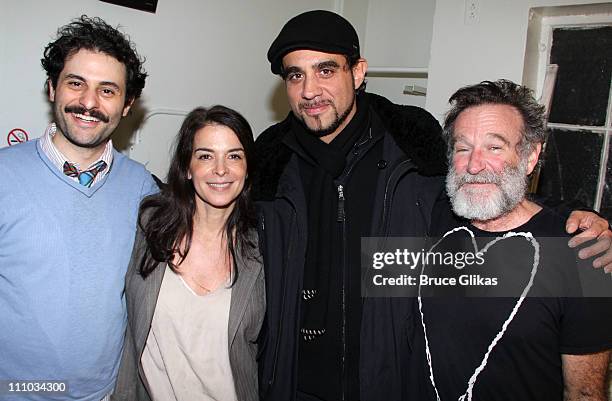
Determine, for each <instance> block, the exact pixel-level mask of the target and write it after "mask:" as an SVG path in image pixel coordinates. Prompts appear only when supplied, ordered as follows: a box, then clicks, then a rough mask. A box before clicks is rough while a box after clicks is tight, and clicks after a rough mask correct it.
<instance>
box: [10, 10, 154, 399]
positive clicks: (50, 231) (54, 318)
mask: <svg viewBox="0 0 612 401" xmlns="http://www.w3.org/2000/svg"><path fill="white" fill-rule="evenodd" d="M41 61H42V65H43V68H44V69H45V71H46V72H47V81H46V83H45V88H46V90H47V91H48V96H49V101H50V102H51V105H52V110H53V119H54V122H53V123H52V124H50V125H49V127H48V128H47V130H46V132H45V133H44V134H43V136H42V137H40V138H39V139H37V140H35V141H30V142H27V143H24V144H20V145H18V146H13V147H10V148H6V149H2V150H0V174H1V175H2V177H3V178H2V180H1V181H0V201H2V203H3V204H5V205H10V208H5V209H4V211H3V212H0V326H1V327H2V330H0V355H1V356H0V360H1V361H2V362H1V363H0V381H1V384H0V398H2V399H7V400H12V399H25V398H27V399H28V400H42V399H44V400H88V401H100V400H106V399H108V398H109V396H110V394H111V392H112V389H113V387H114V383H115V376H116V374H117V369H118V367H119V357H120V353H121V349H122V346H123V335H124V331H125V315H126V310H125V299H124V296H123V288H124V276H125V271H126V268H127V264H128V261H129V257H130V252H131V250H132V244H133V240H134V234H135V231H136V218H137V213H138V205H139V203H140V200H141V199H142V198H143V197H144V196H145V195H147V194H149V193H151V192H153V191H154V190H155V189H156V186H155V183H154V181H153V179H152V177H151V174H150V173H148V172H147V170H146V169H145V168H144V166H142V165H140V164H138V163H136V162H134V161H132V160H130V159H128V158H127V157H125V156H123V155H122V154H121V153H118V152H117V151H116V150H114V148H113V145H112V141H111V139H110V136H111V135H112V133H113V132H114V131H115V128H116V127H117V125H118V124H119V121H120V120H121V118H122V117H125V116H126V115H127V114H128V112H129V110H130V107H131V106H132V105H133V103H134V101H135V100H136V99H137V98H138V97H139V96H140V94H141V91H142V88H143V87H144V84H145V78H146V75H147V74H146V73H145V72H144V70H143V68H142V59H141V58H140V57H139V56H138V54H137V53H136V50H135V48H134V46H133V44H132V43H131V42H130V41H129V40H128V39H127V37H126V36H125V35H124V34H123V33H121V32H120V31H118V30H117V29H115V28H113V27H111V26H110V25H108V24H107V23H106V22H104V21H103V20H101V19H99V18H88V17H87V16H82V17H81V18H78V19H75V20H74V21H72V22H71V23H70V24H68V25H66V26H63V27H61V28H60V29H59V30H58V35H57V38H56V39H55V40H54V41H53V42H51V43H49V44H48V45H47V47H46V48H45V51H44V56H43V58H42V60H41ZM51 381H57V382H56V383H55V384H53V383H52V382H51Z"/></svg>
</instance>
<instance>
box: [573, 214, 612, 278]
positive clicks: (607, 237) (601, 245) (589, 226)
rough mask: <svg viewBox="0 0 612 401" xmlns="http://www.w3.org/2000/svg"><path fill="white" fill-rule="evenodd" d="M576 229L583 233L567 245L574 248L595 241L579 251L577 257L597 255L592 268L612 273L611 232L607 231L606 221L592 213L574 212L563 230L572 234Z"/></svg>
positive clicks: (586, 257)
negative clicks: (595, 240)
mask: <svg viewBox="0 0 612 401" xmlns="http://www.w3.org/2000/svg"><path fill="white" fill-rule="evenodd" d="M578 229H581V230H583V231H582V232H581V233H580V234H578V235H575V236H574V237H572V239H571V240H570V241H569V243H568V245H569V246H570V247H571V248H575V247H577V246H578V245H581V244H583V243H585V242H586V241H589V240H592V239H597V242H595V243H594V244H592V245H589V246H588V247H586V248H584V249H581V250H580V252H578V257H579V258H580V259H588V258H590V257H593V256H596V255H599V257H597V258H596V259H595V260H593V267H595V268H601V267H603V268H604V269H605V271H606V272H607V273H610V272H612V231H610V229H609V225H608V221H607V220H606V219H604V218H602V217H599V216H598V215H596V214H595V213H593V212H585V211H580V210H574V211H573V212H572V214H570V217H569V218H568V219H567V223H566V224H565V230H566V231H567V233H568V234H573V233H575V232H576V230H578Z"/></svg>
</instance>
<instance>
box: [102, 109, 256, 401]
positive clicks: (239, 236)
mask: <svg viewBox="0 0 612 401" xmlns="http://www.w3.org/2000/svg"><path fill="white" fill-rule="evenodd" d="M252 149H253V134H252V131H251V128H250V126H249V124H248V122H247V121H246V120H245V119H244V117H242V116H241V115H240V114H239V113H237V112H236V111H234V110H231V109H229V108H226V107H223V106H214V107H211V108H210V109H205V108H196V109H195V110H193V111H192V112H190V113H189V114H188V115H187V117H186V118H185V120H184V122H183V124H182V126H181V129H180V131H179V133H178V137H177V142H176V149H175V152H174V156H173V158H172V161H171V165H170V170H169V172H168V184H167V185H166V186H164V187H163V188H162V190H161V192H160V193H159V194H157V195H153V196H151V197H148V198H146V199H145V200H143V202H142V204H141V206H140V217H139V230H138V234H137V238H136V243H135V245H134V250H133V253H132V259H131V262H130V266H129V268H128V272H127V275H126V299H127V308H128V328H127V331H126V339H125V346H124V352H123V355H122V360H121V367H120V369H119V375H118V379H117V386H116V389H115V393H114V395H113V399H116V400H129V401H134V400H153V401H156V400H163V401H166V400H177V401H182V400H184V401H191V400H218V401H221V400H222V401H225V400H240V401H242V400H249V401H250V400H257V364H256V361H255V356H256V353H257V347H256V344H255V340H256V338H257V335H258V334H259V329H260V328H261V324H262V321H263V315H264V311H265V287H264V277H263V275H264V272H263V269H262V265H261V260H260V256H259V253H258V247H257V234H256V230H255V222H254V216H255V214H254V212H253V210H252V204H251V200H250V197H249V193H250V189H251V182H250V178H249V176H250V174H249V172H250V169H251V168H252V166H253V161H252V160H251V158H252Z"/></svg>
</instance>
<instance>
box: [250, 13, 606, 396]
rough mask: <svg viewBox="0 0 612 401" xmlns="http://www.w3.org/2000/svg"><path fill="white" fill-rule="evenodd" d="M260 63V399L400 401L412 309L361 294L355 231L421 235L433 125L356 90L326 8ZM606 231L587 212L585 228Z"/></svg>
mask: <svg viewBox="0 0 612 401" xmlns="http://www.w3.org/2000/svg"><path fill="white" fill-rule="evenodd" d="M268 60H269V61H270V63H271V69H272V72H273V73H274V74H278V75H280V76H281V77H282V78H283V80H284V84H285V89H286V93H287V98H288V100H289V105H290V106H291V112H290V113H289V116H288V117H287V118H286V119H285V120H284V121H282V122H280V123H278V124H276V125H274V126H272V127H270V128H268V129H267V130H266V131H264V132H263V133H262V134H261V135H260V136H259V137H258V139H257V141H256V150H257V152H258V156H257V158H256V160H257V163H258V165H257V169H256V170H257V176H256V177H254V191H255V194H254V195H255V198H256V199H257V200H259V204H260V206H261V207H262V209H261V210H262V223H261V226H260V236H261V238H262V245H263V249H262V251H263V255H264V261H265V262H264V263H265V268H266V281H267V283H266V285H267V320H266V324H265V325H264V326H265V327H264V329H263V334H262V338H261V343H262V349H263V351H262V355H261V358H260V388H261V394H262V398H263V399H266V400H279V401H280V400H282V401H287V400H295V399H298V400H358V399H361V400H375V399H380V400H400V399H403V397H404V396H405V395H406V392H407V386H408V385H409V383H408V382H407V380H406V372H407V370H406V369H407V365H406V364H407V361H408V358H407V356H408V355H409V354H410V349H409V344H408V340H407V332H408V330H409V327H408V322H409V320H408V319H407V314H408V312H407V310H408V309H410V305H411V304H410V302H409V301H408V300H406V299H399V298H395V299H391V298H362V297H361V271H360V246H361V242H360V239H361V237H368V236H385V235H387V234H388V233H389V225H390V223H393V224H394V225H397V226H399V227H401V228H402V229H401V234H402V235H407V236H423V235H425V233H426V232H427V229H428V226H429V223H430V216H431V211H432V207H433V204H434V203H435V200H436V199H437V197H438V195H439V194H440V193H441V192H442V191H443V185H442V180H441V179H440V177H439V176H441V175H443V174H445V173H446V163H445V155H446V146H445V143H444V141H443V139H442V137H441V135H440V134H441V129H440V126H439V124H438V122H437V121H436V120H435V119H434V118H433V117H432V116H431V115H430V114H429V113H428V112H427V111H425V110H423V109H420V108H418V107H412V106H400V105H396V104H393V103H391V102H390V101H388V100H387V99H385V98H383V97H381V96H377V95H375V94H371V93H366V92H365V91H364V89H365V74H366V71H367V61H366V60H365V59H364V58H362V57H361V55H360V52H359V40H358V37H357V33H356V32H355V29H354V28H353V27H352V26H351V24H350V23H349V22H348V21H347V20H346V19H344V18H342V17H341V16H339V15H338V14H335V13H333V12H329V11H321V10H317V11H308V12H305V13H303V14H300V15H298V16H296V17H294V18H292V19H291V20H290V21H288V22H287V23H286V24H285V26H284V27H283V28H282V29H281V31H280V33H279V34H278V36H277V37H276V39H275V40H274V42H273V43H272V45H271V46H270V48H269V50H268ZM573 224H575V223H573ZM606 228H607V222H606V221H605V220H604V219H601V218H599V219H598V223H597V224H596V225H595V227H594V235H595V236H597V235H599V234H600V233H601V232H602V231H605V230H606ZM591 235H593V234H591ZM604 245H605V248H606V249H607V248H608V247H609V242H608V243H606V244H604ZM600 251H601V250H600ZM611 259H612V258H611ZM610 263H612V260H611V262H610Z"/></svg>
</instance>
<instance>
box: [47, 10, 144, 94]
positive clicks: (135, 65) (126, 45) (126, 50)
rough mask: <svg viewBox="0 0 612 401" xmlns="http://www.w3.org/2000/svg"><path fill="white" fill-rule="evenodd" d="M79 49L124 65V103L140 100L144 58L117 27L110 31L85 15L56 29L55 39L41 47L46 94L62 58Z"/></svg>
mask: <svg viewBox="0 0 612 401" xmlns="http://www.w3.org/2000/svg"><path fill="white" fill-rule="evenodd" d="M81 49H86V50H91V51H97V52H102V53H104V54H107V55H109V56H111V57H113V58H115V59H116V60H117V61H119V62H120V63H122V64H123V65H125V70H126V73H127V75H126V95H125V104H128V103H130V102H132V101H133V100H135V99H138V97H140V94H141V93H142V88H144V86H145V80H146V78H147V73H146V72H145V71H144V69H143V67H142V64H143V63H144V59H142V58H141V57H140V56H139V55H138V53H136V49H135V48H134V45H133V43H132V42H130V40H129V37H128V36H127V35H125V34H123V33H121V32H120V31H119V30H118V28H113V27H112V26H110V25H108V24H107V23H106V22H104V20H102V19H101V18H98V17H93V18H90V17H88V16H86V15H82V16H81V17H80V18H77V19H74V20H72V22H71V23H69V24H68V25H64V26H62V27H61V28H59V29H58V30H57V39H55V41H53V42H51V43H49V44H48V45H47V47H45V51H44V53H43V58H42V59H41V60H40V62H41V63H42V66H43V68H44V69H45V71H46V72H47V81H45V90H46V91H47V93H48V91H49V87H48V84H49V80H51V85H53V88H56V87H57V80H58V78H59V75H60V73H61V72H62V70H63V69H64V63H65V62H66V59H67V58H68V57H70V56H72V55H74V54H75V53H77V52H78V51H79V50H81Z"/></svg>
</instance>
